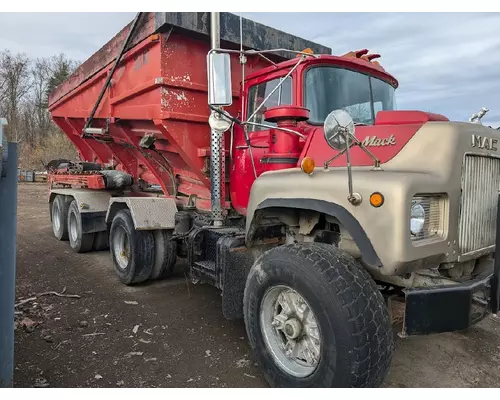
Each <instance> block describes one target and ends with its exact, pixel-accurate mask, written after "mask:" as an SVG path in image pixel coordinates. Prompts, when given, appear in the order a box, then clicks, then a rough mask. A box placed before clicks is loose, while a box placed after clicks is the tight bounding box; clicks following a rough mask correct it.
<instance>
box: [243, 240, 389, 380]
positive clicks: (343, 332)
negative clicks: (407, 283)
mask: <svg viewBox="0 0 500 400" xmlns="http://www.w3.org/2000/svg"><path fill="white" fill-rule="evenodd" d="M244 316H245V325H246V329H247V334H248V338H249V341H250V345H251V347H252V348H253V351H254V354H255V356H256V358H257V361H258V362H259V365H260V366H261V367H262V369H263V373H264V376H265V377H266V379H267V381H268V382H269V383H270V384H271V385H272V386H274V387H327V388H330V387H377V386H379V385H380V384H381V383H382V381H383V380H384V378H385V376H386V375H387V372H388V369H389V365H390V362H391V358H392V352H393V337H392V330H391V326H390V320H389V314H388V311H387V307H386V305H385V302H384V299H383V297H382V295H381V294H380V292H379V291H378V289H377V286H376V284H375V282H374V281H373V279H372V278H371V277H370V276H369V274H368V273H367V272H366V271H365V270H364V268H363V267H362V266H361V265H360V264H359V263H358V262H357V261H356V260H354V259H353V258H352V257H350V256H349V255H347V254H345V253H343V252H342V251H340V250H339V249H337V248H335V247H333V246H331V245H327V244H322V243H308V244H302V245H299V244H294V245H286V246H281V247H277V248H274V249H272V250H269V251H268V252H266V253H264V254H263V255H262V256H261V257H260V258H259V259H258V260H257V261H256V262H255V264H254V265H253V267H252V269H251V270H250V273H249V275H248V278H247V283H246V287H245V294H244Z"/></svg>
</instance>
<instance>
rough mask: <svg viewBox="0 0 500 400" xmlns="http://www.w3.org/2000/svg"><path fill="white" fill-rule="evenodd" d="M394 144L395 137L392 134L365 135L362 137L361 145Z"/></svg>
mask: <svg viewBox="0 0 500 400" xmlns="http://www.w3.org/2000/svg"><path fill="white" fill-rule="evenodd" d="M394 145H396V137H395V136H394V135H391V136H389V137H388V138H378V137H377V136H367V137H365V138H364V139H363V146H365V147H378V146H394Z"/></svg>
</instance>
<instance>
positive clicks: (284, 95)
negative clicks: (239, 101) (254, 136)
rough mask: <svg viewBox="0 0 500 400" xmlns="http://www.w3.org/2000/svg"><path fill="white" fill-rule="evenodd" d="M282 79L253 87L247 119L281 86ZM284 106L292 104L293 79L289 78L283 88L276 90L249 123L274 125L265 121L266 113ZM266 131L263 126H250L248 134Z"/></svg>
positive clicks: (250, 91) (249, 96)
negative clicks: (270, 94) (268, 110)
mask: <svg viewBox="0 0 500 400" xmlns="http://www.w3.org/2000/svg"><path fill="white" fill-rule="evenodd" d="M281 79H282V78H276V79H273V80H272V81H268V82H264V83H260V84H258V85H254V86H252V87H251V88H250V89H249V90H248V114H247V118H248V117H250V115H252V114H253V113H254V111H255V110H256V109H257V108H258V107H259V106H260V105H261V104H262V102H263V101H264V99H265V98H266V97H267V96H269V93H271V92H272V91H273V89H274V88H276V86H278V85H279V83H280V81H281ZM283 104H292V78H290V77H288V78H287V79H286V80H285V81H284V82H283V84H282V85H281V87H280V88H279V89H278V90H276V91H275V92H274V93H273V94H272V96H271V97H269V99H267V101H266V102H265V104H264V105H263V106H262V107H261V108H260V109H259V111H258V112H257V114H255V116H254V117H253V118H252V119H251V120H250V121H249V122H253V123H256V124H263V123H265V124H266V125H274V124H272V123H269V122H265V121H264V112H265V111H266V110H267V109H268V108H272V107H276V106H279V105H283ZM263 129H265V128H264V127H262V126H255V125H248V132H254V131H261V130H263Z"/></svg>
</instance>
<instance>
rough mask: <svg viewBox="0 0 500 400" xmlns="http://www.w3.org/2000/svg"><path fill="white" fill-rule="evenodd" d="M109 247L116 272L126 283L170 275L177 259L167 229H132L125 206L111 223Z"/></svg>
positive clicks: (130, 219) (172, 241) (131, 221)
mask: <svg viewBox="0 0 500 400" xmlns="http://www.w3.org/2000/svg"><path fill="white" fill-rule="evenodd" d="M109 235H110V250H111V255H112V257H113V263H114V265H115V270H116V274H117V275H118V278H119V279H120V281H121V282H122V283H124V284H126V285H131V284H134V283H140V282H144V281H146V280H148V279H152V280H154V279H162V278H166V277H168V276H170V275H172V273H173V270H174V266H175V262H176V260H177V248H176V247H177V246H176V242H175V241H174V240H172V234H171V232H169V231H167V230H155V231H141V230H136V229H135V227H134V222H133V220H132V215H131V214H130V211H129V210H127V209H123V210H120V211H118V213H117V214H116V215H115V217H114V218H113V222H112V223H111V229H110V232H109Z"/></svg>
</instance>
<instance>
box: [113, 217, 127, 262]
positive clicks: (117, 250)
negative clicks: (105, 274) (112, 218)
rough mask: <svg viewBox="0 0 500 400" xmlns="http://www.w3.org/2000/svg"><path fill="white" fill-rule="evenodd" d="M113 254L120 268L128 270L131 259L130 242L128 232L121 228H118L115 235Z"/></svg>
mask: <svg viewBox="0 0 500 400" xmlns="http://www.w3.org/2000/svg"><path fill="white" fill-rule="evenodd" d="M113 253H114V255H115V260H116V263H117V265H118V268H120V269H125V268H127V265H128V262H129V259H130V241H129V237H128V234H127V232H126V231H125V229H124V228H123V227H121V226H119V227H117V228H116V230H115V232H114V235H113Z"/></svg>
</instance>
